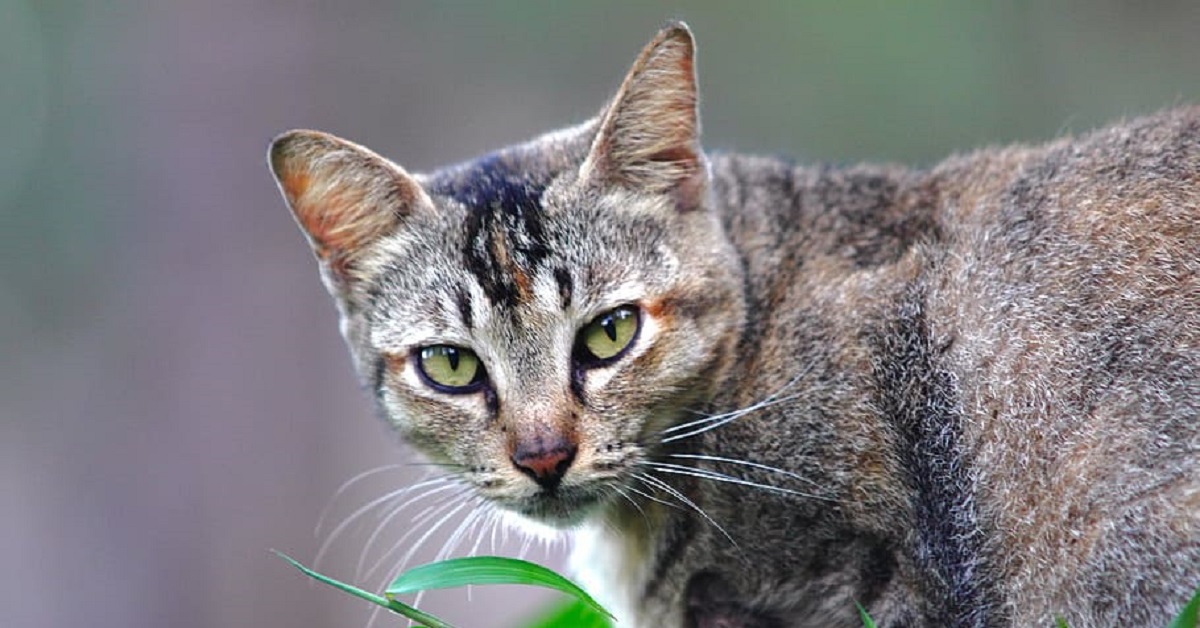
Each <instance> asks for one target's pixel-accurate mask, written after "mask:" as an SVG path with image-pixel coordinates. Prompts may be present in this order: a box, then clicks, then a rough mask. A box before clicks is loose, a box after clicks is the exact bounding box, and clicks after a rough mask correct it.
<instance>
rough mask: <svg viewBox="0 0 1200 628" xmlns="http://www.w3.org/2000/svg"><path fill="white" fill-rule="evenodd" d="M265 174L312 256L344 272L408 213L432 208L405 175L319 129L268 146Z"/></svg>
mask: <svg viewBox="0 0 1200 628" xmlns="http://www.w3.org/2000/svg"><path fill="white" fill-rule="evenodd" d="M268 161H269V162H270V166H271V172H272V174H274V175H275V181H276V183H277V184H278V185H279V191H280V192H281V193H282V194H283V198H284V200H285V201H286V202H287V205H288V207H289V208H290V209H291V210H292V214H293V215H294V216H295V218H296V222H297V224H299V225H300V228H301V229H302V230H303V231H304V233H305V235H306V236H307V237H308V241H309V243H310V244H311V245H312V248H313V252H314V253H316V255H317V257H318V258H319V259H320V260H322V261H323V262H325V263H327V264H328V265H329V266H330V268H331V270H333V271H334V272H335V273H342V274H344V273H345V272H347V270H348V269H349V268H350V267H351V266H352V262H353V261H354V259H355V258H356V257H357V256H358V255H360V254H361V253H362V252H364V251H365V249H367V248H368V247H369V246H370V245H371V244H372V243H374V242H376V241H378V240H379V239H380V238H382V237H384V236H386V235H388V234H389V233H392V232H393V231H394V230H395V229H396V227H397V225H398V224H399V223H400V222H401V221H402V220H403V219H404V217H406V216H408V215H410V214H411V213H412V212H414V211H419V210H420V209H421V208H425V207H432V202H431V201H430V199H429V196H428V195H427V194H426V193H425V191H424V190H423V189H422V188H421V185H420V184H419V183H418V182H417V181H416V180H415V179H413V177H412V176H410V175H409V174H408V173H407V172H405V171H404V170H403V169H402V168H400V167H399V166H397V165H395V164H393V163H392V162H390V161H388V160H387V159H385V158H383V157H381V156H379V155H378V154H376V153H374V152H372V151H371V150H369V149H367V148H365V147H362V146H359V145H358V144H355V143H353V142H349V141H347V140H344V139H341V138H339V137H335V136H333V135H330V134H328V133H322V132H320V131H308V130H295V131H288V132H287V133H284V134H283V135H280V136H279V137H277V138H275V140H274V141H273V142H271V148H270V151H269V153H268Z"/></svg>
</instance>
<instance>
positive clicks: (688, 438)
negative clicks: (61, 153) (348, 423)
mask: <svg viewBox="0 0 1200 628" xmlns="http://www.w3.org/2000/svg"><path fill="white" fill-rule="evenodd" d="M698 128H699V127H698V118H697V117H696V112H695V78H694V68H693V63H692V40H691V35H690V33H689V32H688V31H687V30H686V27H683V26H682V25H675V26H672V27H670V28H668V29H665V30H664V31H663V32H662V33H660V34H659V36H658V37H657V38H656V39H655V40H654V41H653V42H651V44H650V45H649V46H647V49H646V50H645V51H644V52H643V54H642V56H641V57H639V59H638V61H637V63H635V65H634V68H633V69H632V70H631V72H630V75H629V77H628V78H627V79H626V81H625V83H624V84H623V85H622V88H621V90H620V92H619V93H618V95H617V97H616V98H614V100H613V102H612V103H611V104H610V106H608V107H606V109H605V112H604V113H603V114H602V115H601V116H600V117H598V118H597V119H596V120H594V121H592V122H589V123H587V124H584V125H581V126H579V127H575V128H572V129H567V130H565V131H560V132H558V133H555V134H551V135H548V136H546V137H543V138H539V139H536V140H533V141H532V142H530V143H528V144H525V145H522V146H518V147H513V148H510V149H505V150H504V151H501V152H499V153H495V154H493V155H490V156H488V157H485V158H482V159H481V160H478V161H475V162H472V163H469V164H464V165H462V166H458V167H455V168H451V169H447V170H444V171H440V172H438V173H435V174H433V175H429V176H421V175H410V174H408V173H406V172H404V171H403V170H402V169H400V168H399V167H397V166H394V165H392V164H390V162H386V160H383V158H381V157H378V156H377V155H374V154H373V153H370V152H369V151H367V150H366V149H363V148H361V147H358V146H356V145H353V144H350V143H348V142H344V141H343V140H337V139H336V138H332V137H331V136H325V135H323V134H317V133H315V132H293V133H290V134H288V135H285V136H282V137H281V138H280V139H279V140H277V141H276V143H275V144H274V145H273V146H272V157H271V162H272V168H273V170H274V172H275V174H276V176H277V178H278V180H279V182H280V187H281V189H282V190H283V192H284V195H285V198H286V199H287V201H288V203H289V204H290V206H291V207H292V209H293V211H294V212H295V213H296V216H297V219H298V221H299V223H300V224H301V226H302V228H304V230H305V231H306V233H307V235H308V236H309V238H310V241H311V242H313V244H314V249H315V250H316V251H317V253H318V257H319V259H320V260H321V266H322V273H323V276H324V277H325V279H326V283H327V285H328V286H329V288H330V291H331V293H332V294H333V296H334V297H335V299H336V300H337V301H338V303H339V307H340V311H341V312H342V314H343V318H342V328H343V331H344V332H345V334H346V337H347V340H348V343H349V345H350V349H351V351H352V353H353V354H354V356H355V358H356V363H357V364H358V367H359V370H360V373H361V374H362V376H363V378H364V379H365V380H367V381H369V382H370V383H371V385H372V386H373V388H374V389H375V391H376V393H377V396H378V399H379V403H380V406H381V408H382V410H383V412H384V415H385V416H386V417H387V419H388V420H389V421H390V422H391V423H392V424H394V425H395V427H396V428H397V429H398V430H400V431H401V432H402V433H403V434H404V435H405V436H406V437H407V438H408V439H409V440H410V441H411V442H412V443H413V444H414V445H416V446H417V447H419V448H421V449H422V450H423V451H424V452H425V453H426V454H428V455H429V456H430V457H431V458H432V459H433V460H435V461H439V462H444V463H447V464H451V465H456V468H461V472H460V478H461V480H462V481H463V482H465V483H466V484H468V485H470V486H473V487H474V488H475V490H476V491H477V492H478V493H479V495H481V496H482V497H483V498H484V500H485V501H486V503H488V504H491V505H494V506H499V507H500V508H503V509H507V510H510V511H515V512H518V513H520V514H522V515H524V516H525V517H527V518H529V519H532V520H536V521H539V522H542V523H547V524H550V525H552V526H556V527H560V528H564V529H570V530H572V534H573V535H575V536H576V537H577V541H578V549H577V553H576V557H575V564H576V565H577V566H578V567H579V569H580V574H581V577H582V578H583V579H584V581H585V582H586V583H587V584H588V585H589V586H590V587H591V588H593V590H594V592H595V593H596V594H597V595H598V596H599V597H600V598H601V599H602V600H603V601H605V602H607V603H608V604H609V605H610V606H611V607H613V608H614V610H617V611H618V612H619V613H621V615H622V619H623V620H624V621H625V622H626V623H624V624H623V625H634V626H695V627H709V626H713V627H715V626H729V627H733V626H744V627H747V628H749V627H756V626H757V627H768V626H771V627H775V626H779V627H784V626H789V627H790V626H857V625H860V624H859V622H858V615H857V611H856V609H855V606H854V603H855V602H856V601H857V602H859V603H861V604H862V605H863V606H864V607H865V608H866V609H867V610H868V611H869V612H870V613H871V614H872V616H873V617H874V618H875V620H876V622H877V623H878V625H880V626H1009V625H1014V626H1025V625H1048V624H1049V623H1051V622H1052V620H1053V617H1054V616H1056V615H1061V616H1063V617H1064V618H1066V619H1067V620H1068V621H1069V622H1070V623H1071V625H1074V626H1105V625H1146V626H1152V625H1165V623H1166V622H1167V621H1168V619H1169V618H1170V617H1172V616H1173V615H1174V613H1176V612H1177V611H1178V610H1179V609H1180V608H1181V607H1182V605H1183V604H1184V602H1185V601H1186V600H1187V598H1188V596H1189V594H1190V593H1191V591H1192V590H1193V589H1194V588H1195V587H1196V586H1197V585H1200V467H1198V465H1200V462H1198V461H1200V428H1198V427H1197V419H1198V417H1200V253H1198V251H1200V109H1196V108H1190V109H1179V110H1175V111H1170V112H1166V113H1162V114H1159V115H1156V116H1152V117H1149V118H1144V119H1139V120H1134V121H1130V122H1126V123H1122V124H1119V125H1117V126H1114V127H1111V128H1108V129H1104V130H1100V131H1096V132H1094V133H1091V134H1088V135H1086V136H1083V137H1080V138H1077V139H1063V140H1060V141H1058V142H1055V143H1053V144H1050V145H1047V146H1040V147H1014V148H1005V149H993V150H985V151H980V152H977V153H973V154H969V155H965V156H960V157H955V158H952V159H950V160H948V161H946V162H944V163H943V164H941V165H938V166H937V167H935V168H932V169H930V170H908V169H902V168H895V167H872V166H859V167H852V168H846V169H832V168H808V167H801V166H794V165H792V164H789V163H786V162H782V161H780V160H776V159H765V158H755V157H746V156H740V155H717V156H707V157H706V156H705V155H704V154H703V153H702V152H701V151H700V149H699V144H698V143H697V138H698V135H697V134H698ZM328 155H335V156H337V159H334V160H332V161H331V158H329V157H328ZM330 163H337V164H341V165H340V166H339V167H337V168H330V167H329V164H330ZM314 190H315V191H314ZM622 304H636V305H637V306H638V307H639V308H640V310H641V312H642V317H643V326H642V330H641V332H640V336H639V337H638V339H637V340H635V342H634V343H633V345H632V348H631V349H630V350H629V353H628V354H627V355H625V356H624V357H623V358H621V359H620V360H618V361H616V362H615V363H613V364H611V365H608V366H604V367H601V368H594V369H590V370H588V369H583V368H580V367H579V366H578V363H577V360H576V358H575V357H573V356H575V355H576V353H573V352H577V340H576V334H577V333H578V332H579V330H580V329H581V328H582V327H583V326H584V325H586V324H587V323H588V322H589V321H591V320H592V319H593V318H595V317H596V316H598V315H600V314H602V313H604V312H605V311H607V310H609V309H611V308H613V307H616V306H619V305H622ZM431 344H452V345H457V346H461V347H467V348H470V349H473V350H474V351H475V352H477V353H478V354H479V356H480V358H481V360H482V362H483V363H484V365H485V366H486V369H487V373H488V378H489V382H490V383H489V385H488V387H487V389H486V390H485V391H483V392H480V393H475V394H470V395H460V396H454V395H447V394H444V393H439V392H437V391H434V390H431V389H430V388H429V387H428V386H426V385H424V384H423V383H422V382H421V380H420V379H419V378H418V377H417V376H416V375H415V373H414V368H415V367H414V362H413V358H412V357H411V356H412V355H413V351H414V350H415V349H416V348H417V347H420V346H427V345H431ZM743 409H745V410H744V411H743ZM705 417H716V418H713V419H711V420H710V421H708V422H704V421H703V419H704V418H705ZM719 417H727V419H726V420H720V419H719ZM697 420H700V422H699V423H696V424H695V426H694V427H692V428H682V427H679V426H681V425H683V424H685V423H687V422H689V421H697ZM714 425H715V426H716V427H715V428H714V429H709V430H707V431H701V429H700V428H702V427H707V426H714ZM692 432H695V433H692ZM547 434H553V435H555V438H559V439H565V440H568V441H570V442H571V443H577V444H578V447H579V453H578V456H576V457H575V459H574V462H573V463H572V464H571V466H570V468H569V469H568V470H567V471H566V473H565V475H564V476H563V478H562V482H561V485H559V486H558V487H557V488H556V489H554V490H548V489H545V488H544V487H541V486H539V485H538V484H537V483H535V482H534V481H532V480H531V479H530V478H529V477H526V476H525V475H523V474H522V473H520V472H519V471H518V470H516V469H514V465H513V464H512V462H511V461H510V458H511V454H512V447H513V443H514V442H518V443H525V444H528V443H530V442H541V440H540V439H542V438H543V437H545V435H547ZM718 473H719V474H724V475H725V476H729V477H730V478H733V479H735V480H736V482H727V481H717V479H715V477H714V474H718ZM750 483H752V484H754V485H752V484H750ZM755 485H758V486H755Z"/></svg>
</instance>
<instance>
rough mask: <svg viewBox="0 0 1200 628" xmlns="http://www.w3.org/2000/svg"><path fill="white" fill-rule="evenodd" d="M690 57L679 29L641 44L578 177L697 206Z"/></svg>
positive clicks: (698, 159) (701, 181)
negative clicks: (669, 197)
mask: <svg viewBox="0 0 1200 628" xmlns="http://www.w3.org/2000/svg"><path fill="white" fill-rule="evenodd" d="M695 51H696V46H695V42H694V41H693V39H692V33H691V31H690V30H688V27H687V25H685V24H683V23H682V22H678V23H674V24H672V25H670V26H668V27H667V28H664V29H663V30H662V31H660V32H659V33H658V35H657V36H655V38H654V39H653V40H652V41H651V42H650V43H649V44H647V45H646V47H645V48H644V49H643V50H642V53H641V55H639V56H638V58H637V61H636V62H634V64H633V67H632V68H631V69H630V70H629V74H628V75H626V77H625V80H624V81H623V82H622V83H621V88H620V89H619V90H618V91H617V95H616V96H615V97H614V98H613V100H612V102H611V103H610V104H609V106H608V108H607V109H606V110H605V111H604V113H603V114H602V115H601V118H600V126H599V130H598V131H597V134H596V138H595V140H594V141H593V143H592V147H591V152H590V153H589V154H588V157H587V159H586V160H585V161H584V164H583V169H582V172H583V174H584V176H586V177H589V178H592V179H593V180H596V181H599V182H601V183H604V184H607V185H618V186H623V187H626V188H628V189H632V190H635V191H641V192H649V193H658V194H662V193H668V194H671V195H672V196H673V197H674V198H675V201H676V203H677V204H678V206H679V207H680V208H681V209H691V208H694V207H696V206H698V205H699V204H700V203H701V202H702V200H703V195H704V193H705V190H706V188H707V178H708V169H707V165H706V163H705V159H704V153H703V152H702V151H701V149H700V116H699V111H698V110H697V93H696V69H695V63H694V58H695Z"/></svg>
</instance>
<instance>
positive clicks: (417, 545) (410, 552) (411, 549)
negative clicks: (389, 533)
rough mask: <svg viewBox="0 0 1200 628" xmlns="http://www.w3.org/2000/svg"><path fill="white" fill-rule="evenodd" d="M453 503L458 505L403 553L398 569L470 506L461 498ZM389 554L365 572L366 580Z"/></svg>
mask: <svg viewBox="0 0 1200 628" xmlns="http://www.w3.org/2000/svg"><path fill="white" fill-rule="evenodd" d="M454 503H458V505H457V506H455V507H454V508H452V509H450V510H449V512H446V513H445V514H443V515H441V518H440V519H438V520H437V522H436V523H434V524H433V525H432V526H430V528H429V529H428V530H426V531H425V533H424V534H422V535H421V536H420V538H418V539H417V540H416V541H415V542H414V543H413V544H412V546H411V547H409V548H408V551H407V552H405V553H404V556H403V557H402V558H401V559H400V567H401V568H403V567H404V566H406V565H408V561H410V560H412V557H413V556H415V555H416V553H417V551H419V550H420V549H421V546H422V545H424V544H425V542H426V541H428V540H429V537H431V536H433V534H434V533H435V532H437V531H438V529H440V528H441V527H442V526H443V525H444V524H445V523H446V522H447V521H449V520H450V518H451V517H453V516H454V515H455V514H456V513H458V512H459V511H460V510H462V509H463V508H466V507H467V506H468V505H470V502H469V501H468V500H467V499H465V498H461V497H460V498H458V499H456V500H455V501H453V502H450V504H454ZM406 536H407V534H406ZM403 542H404V539H401V540H400V541H399V542H398V543H397V545H396V546H394V547H398V546H399V545H400V544H402V543H403ZM391 553H392V551H389V552H388V554H387V555H384V558H381V559H380V561H378V562H376V563H375V565H373V566H372V567H371V569H370V570H369V571H368V572H367V576H366V577H367V578H368V579H369V578H371V576H372V574H374V573H375V572H376V571H378V569H379V567H380V565H381V564H382V563H383V561H385V560H386V559H387V556H388V555H390V554H391Z"/></svg>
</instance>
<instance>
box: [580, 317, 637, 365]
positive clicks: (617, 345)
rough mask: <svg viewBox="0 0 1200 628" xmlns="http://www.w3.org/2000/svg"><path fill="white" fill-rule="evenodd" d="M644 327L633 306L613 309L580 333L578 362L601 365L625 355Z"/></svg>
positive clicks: (594, 320) (597, 318)
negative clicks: (639, 330)
mask: <svg viewBox="0 0 1200 628" xmlns="http://www.w3.org/2000/svg"><path fill="white" fill-rule="evenodd" d="M640 326H641V317H640V315H639V314H638V309H637V308H636V307H634V306H632V305H622V306H621V307H618V308H615V309H612V310H609V311H608V312H605V313H604V314H601V315H600V316H597V317H596V318H595V319H593V320H592V322H590V323H588V324H587V325H586V326H585V327H584V328H583V329H582V330H580V331H579V337H578V339H577V340H576V341H575V353H576V359H577V360H579V361H580V362H582V363H583V365H584V366H601V365H604V364H608V363H610V362H612V361H614V360H616V359H617V358H620V357H621V356H622V355H624V353H625V351H626V350H628V349H629V347H630V346H631V345H632V344H633V340H634V338H636V337H637V333H638V328H639V327H640Z"/></svg>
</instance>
